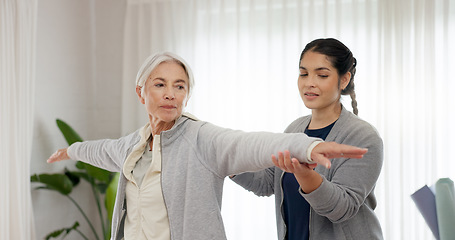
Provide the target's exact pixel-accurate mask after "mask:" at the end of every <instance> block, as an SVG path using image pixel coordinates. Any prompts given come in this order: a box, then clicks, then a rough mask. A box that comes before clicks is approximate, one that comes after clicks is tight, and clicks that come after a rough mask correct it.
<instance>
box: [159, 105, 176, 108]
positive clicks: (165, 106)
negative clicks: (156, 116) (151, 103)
mask: <svg viewBox="0 0 455 240" xmlns="http://www.w3.org/2000/svg"><path fill="white" fill-rule="evenodd" d="M161 107H162V108H164V109H174V108H176V106H174V105H163V106H161Z"/></svg>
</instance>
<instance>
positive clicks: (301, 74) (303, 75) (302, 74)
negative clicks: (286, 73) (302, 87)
mask: <svg viewBox="0 0 455 240" xmlns="http://www.w3.org/2000/svg"><path fill="white" fill-rule="evenodd" d="M299 76H301V77H306V76H308V73H300V75H299Z"/></svg>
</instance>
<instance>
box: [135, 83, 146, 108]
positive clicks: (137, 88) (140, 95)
mask: <svg viewBox="0 0 455 240" xmlns="http://www.w3.org/2000/svg"><path fill="white" fill-rule="evenodd" d="M141 89H142V87H140V86H136V94H137V96H138V97H139V101H140V102H141V103H142V104H145V100H144V98H143V97H142V94H141Z"/></svg>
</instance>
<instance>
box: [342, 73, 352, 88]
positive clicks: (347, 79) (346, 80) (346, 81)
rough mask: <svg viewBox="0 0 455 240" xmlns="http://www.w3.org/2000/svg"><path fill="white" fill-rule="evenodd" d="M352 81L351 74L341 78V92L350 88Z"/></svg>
mask: <svg viewBox="0 0 455 240" xmlns="http://www.w3.org/2000/svg"><path fill="white" fill-rule="evenodd" d="M350 81H351V73H350V72H347V73H345V74H344V75H343V77H341V84H340V87H341V90H344V89H345V88H346V87H347V86H348V84H349V82H350Z"/></svg>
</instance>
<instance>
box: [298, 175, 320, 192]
mask: <svg viewBox="0 0 455 240" xmlns="http://www.w3.org/2000/svg"><path fill="white" fill-rule="evenodd" d="M294 176H295V178H296V179H297V182H298V183H299V185H300V188H301V189H302V191H303V192H304V193H307V194H308V193H311V192H313V191H314V190H316V189H317V188H318V187H319V186H321V183H322V177H321V175H319V173H317V172H316V171H314V170H311V171H310V172H308V173H307V174H297V173H296V174H294Z"/></svg>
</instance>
